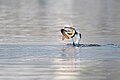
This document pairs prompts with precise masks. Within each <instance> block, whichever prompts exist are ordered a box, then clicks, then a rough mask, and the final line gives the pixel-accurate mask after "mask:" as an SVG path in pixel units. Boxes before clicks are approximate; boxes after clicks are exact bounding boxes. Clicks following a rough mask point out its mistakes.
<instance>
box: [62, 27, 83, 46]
mask: <svg viewBox="0 0 120 80" xmlns="http://www.w3.org/2000/svg"><path fill="white" fill-rule="evenodd" d="M61 33H62V40H64V39H65V38H66V39H70V38H71V39H72V41H73V46H79V45H80V44H79V43H80V40H81V33H80V32H79V30H78V29H76V28H75V27H73V26H71V25H64V27H63V28H62V29H61Z"/></svg>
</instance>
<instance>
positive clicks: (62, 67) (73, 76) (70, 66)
mask: <svg viewBox="0 0 120 80" xmlns="http://www.w3.org/2000/svg"><path fill="white" fill-rule="evenodd" d="M79 56H80V48H77V47H69V46H67V47H63V48H62V54H61V59H60V60H56V61H57V64H59V65H56V66H57V68H56V72H55V80H58V79H62V80H79V79H80V69H81V68H80V58H79ZM54 66H55V65H54Z"/></svg>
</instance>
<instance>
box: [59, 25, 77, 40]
mask: <svg viewBox="0 0 120 80" xmlns="http://www.w3.org/2000/svg"><path fill="white" fill-rule="evenodd" d="M61 33H62V40H64V39H65V38H66V39H69V38H70V37H71V36H73V35H74V34H75V29H74V28H73V27H72V25H65V26H64V27H63V29H61Z"/></svg>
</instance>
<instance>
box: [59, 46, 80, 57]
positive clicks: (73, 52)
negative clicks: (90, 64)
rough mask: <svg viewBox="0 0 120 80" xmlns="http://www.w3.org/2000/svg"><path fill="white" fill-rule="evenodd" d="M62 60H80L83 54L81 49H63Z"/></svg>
mask: <svg viewBox="0 0 120 80" xmlns="http://www.w3.org/2000/svg"><path fill="white" fill-rule="evenodd" d="M62 52H63V53H62V54H61V56H62V58H69V59H70V58H72V59H73V58H74V59H79V58H80V53H81V48H80V47H73V46H64V47H63V48H62Z"/></svg>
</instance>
